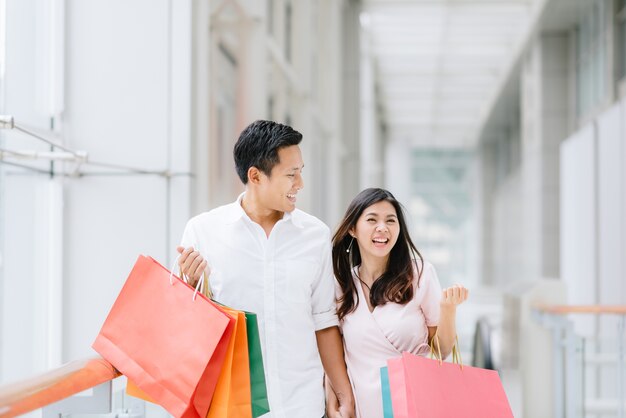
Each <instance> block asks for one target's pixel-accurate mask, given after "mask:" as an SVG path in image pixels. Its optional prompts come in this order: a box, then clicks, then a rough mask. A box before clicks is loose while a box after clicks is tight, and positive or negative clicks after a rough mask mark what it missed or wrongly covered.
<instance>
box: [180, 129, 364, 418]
mask: <svg viewBox="0 0 626 418" xmlns="http://www.w3.org/2000/svg"><path fill="white" fill-rule="evenodd" d="M301 140H302V135H301V134H300V133H299V132H297V131H295V130H294V129H292V128H291V127H289V126H286V125H281V124H279V123H275V122H271V121H256V122H254V123H252V124H251V125H249V126H248V127H247V128H246V129H244V130H243V132H242V133H241V135H240V136H239V139H238V140H237V143H236V144H235V148H234V157H235V168H236V170H237V174H238V176H239V178H240V179H241V181H242V182H243V183H244V184H245V186H246V190H245V192H244V193H243V194H242V195H240V196H239V198H238V199H237V200H236V201H235V202H233V203H231V204H229V205H226V206H222V207H219V208H216V209H213V210H211V211H209V212H206V213H203V214H201V215H198V216H196V217H194V218H192V219H191V220H190V221H189V222H188V223H187V226H186V228H185V232H184V234H183V239H182V242H181V246H179V247H178V249H177V250H178V252H179V253H180V254H181V255H180V257H179V264H180V267H181V270H182V271H183V272H184V273H185V274H187V275H188V276H189V277H190V279H191V281H192V284H194V283H195V282H197V280H199V278H200V277H201V275H202V273H206V274H207V276H208V277H209V282H210V284H211V289H212V291H213V296H214V298H215V299H216V300H218V301H219V302H221V303H224V304H226V305H228V306H231V307H233V308H235V309H240V310H246V311H252V312H255V313H256V314H257V315H258V319H259V331H260V336H261V347H262V349H263V360H264V366H265V374H266V382H267V389H268V398H269V402H270V410H271V412H270V413H269V414H267V415H264V417H267V418H269V417H272V418H291V417H295V418H300V417H301V418H320V417H322V416H323V415H324V390H323V376H324V372H326V375H327V376H328V379H329V381H330V384H331V385H332V387H333V388H334V389H335V391H336V392H337V393H338V397H339V401H340V405H341V408H340V410H339V412H341V416H343V417H353V416H354V400H353V396H352V391H351V387H350V382H349V380H348V376H347V373H346V366H345V362H344V359H343V347H342V341H341V337H340V334H339V329H338V321H337V315H336V312H335V296H334V278H333V270H332V261H331V247H330V231H329V229H328V227H327V226H326V225H325V224H324V223H323V222H321V221H320V220H318V219H317V218H315V217H314V216H311V215H309V214H307V213H305V212H303V211H301V210H298V209H296V201H297V195H298V192H299V191H300V190H301V189H302V188H303V187H304V183H303V181H302V168H303V167H304V163H303V161H302V154H301V152H300V147H299V146H298V144H300V141H301ZM334 412H335V411H333V413H334Z"/></svg>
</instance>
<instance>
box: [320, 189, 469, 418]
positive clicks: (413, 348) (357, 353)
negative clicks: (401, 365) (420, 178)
mask: <svg viewBox="0 0 626 418" xmlns="http://www.w3.org/2000/svg"><path fill="white" fill-rule="evenodd" d="M355 243H356V245H354V244H355ZM333 267H334V271H335V278H336V280H337V286H336V299H337V314H338V316H339V319H340V326H341V330H342V333H343V339H344V350H345V359H346V365H347V367H348V372H349V374H350V377H351V381H352V385H353V391H354V395H355V400H356V409H357V415H358V416H359V417H360V418H370V417H371V418H374V417H380V416H382V415H383V413H382V412H383V411H382V399H381V397H380V393H381V384H380V379H379V373H380V368H381V367H383V366H385V364H386V361H387V360H388V359H390V358H394V357H398V356H400V355H401V353H402V352H404V351H408V352H411V353H414V354H419V355H424V354H425V353H426V352H428V347H429V343H431V341H432V340H433V338H434V336H435V334H437V336H438V342H439V344H440V348H441V351H442V353H443V355H444V357H445V356H447V355H448V353H449V352H450V350H451V349H452V344H453V340H454V337H455V335H456V326H455V316H456V307H457V306H458V305H459V304H461V303H463V302H464V301H465V300H466V299H467V289H465V288H464V287H463V286H453V287H452V288H449V289H445V290H444V291H443V292H442V291H441V287H440V285H439V280H438V278H437V273H436V272H435V269H434V267H433V266H432V265H431V264H430V263H427V262H425V261H424V260H423V258H422V256H421V255H420V253H419V251H417V249H416V248H415V245H414V244H413V241H412V240H411V237H410V236H409V233H408V229H407V226H406V222H405V217H404V213H403V210H402V206H401V205H400V203H399V202H398V201H397V200H396V198H395V197H394V196H393V195H392V194H391V193H390V192H389V191H387V190H383V189H366V190H363V191H362V192H361V193H359V194H358V195H357V196H356V197H355V198H354V200H353V201H352V202H351V203H350V205H349V206H348V209H347V210H346V214H345V215H344V218H343V221H342V222H341V223H340V225H339V227H338V228H337V232H336V233H335V235H334V237H333ZM327 397H328V399H329V405H328V409H329V410H334V409H336V406H335V405H334V395H333V392H332V390H327Z"/></svg>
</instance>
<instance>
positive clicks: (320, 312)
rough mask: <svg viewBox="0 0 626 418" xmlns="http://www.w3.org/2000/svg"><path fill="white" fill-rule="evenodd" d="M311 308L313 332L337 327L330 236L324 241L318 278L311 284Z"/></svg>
mask: <svg viewBox="0 0 626 418" xmlns="http://www.w3.org/2000/svg"><path fill="white" fill-rule="evenodd" d="M311 307H312V313H313V321H314V322H315V330H316V331H319V330H322V329H325V328H330V327H334V326H338V325H339V321H338V320H337V309H336V301H335V276H334V275H333V269H332V257H331V250H330V236H328V237H327V239H325V240H324V248H323V250H322V259H321V268H320V269H319V276H318V277H317V278H316V280H315V282H314V284H313V291H312V296H311Z"/></svg>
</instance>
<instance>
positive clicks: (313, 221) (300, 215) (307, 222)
mask: <svg viewBox="0 0 626 418" xmlns="http://www.w3.org/2000/svg"><path fill="white" fill-rule="evenodd" d="M292 216H294V217H295V218H296V219H297V222H299V223H300V224H301V225H302V227H304V228H309V229H319V230H320V231H321V232H324V233H326V234H329V233H330V228H329V227H328V225H326V224H325V223H324V222H322V221H321V220H319V219H318V218H316V217H315V216H313V215H311V214H309V213H306V212H304V211H302V210H300V209H295V210H294V211H293V214H292Z"/></svg>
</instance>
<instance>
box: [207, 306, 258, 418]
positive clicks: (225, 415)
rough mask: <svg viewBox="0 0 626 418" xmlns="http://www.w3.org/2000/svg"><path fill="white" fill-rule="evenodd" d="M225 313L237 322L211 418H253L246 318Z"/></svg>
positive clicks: (218, 382) (230, 312)
mask: <svg viewBox="0 0 626 418" xmlns="http://www.w3.org/2000/svg"><path fill="white" fill-rule="evenodd" d="M222 309H223V310H224V311H225V312H226V313H228V314H230V315H231V316H232V317H233V318H236V320H235V324H236V325H235V331H233V336H232V338H231V340H230V345H229V347H228V351H227V354H226V359H225V360H224V364H223V367H222V372H221V374H220V377H219V380H218V381H217V387H216V388H215V393H214V394H213V400H212V401H211V407H210V408H209V413H208V415H207V418H252V401H251V394H250V364H249V359H248V337H247V332H246V315H245V313H244V312H241V311H237V310H234V309H230V308H227V307H222Z"/></svg>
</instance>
